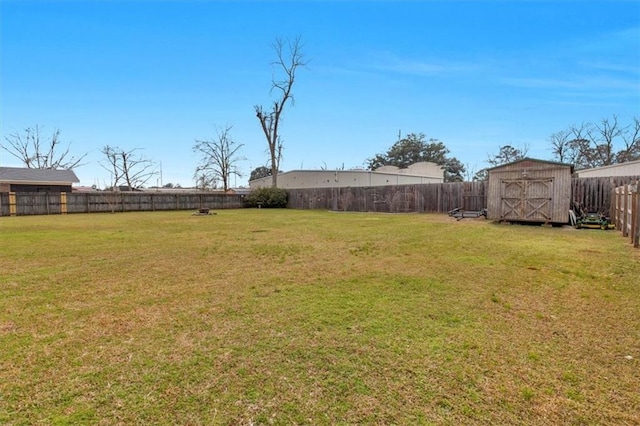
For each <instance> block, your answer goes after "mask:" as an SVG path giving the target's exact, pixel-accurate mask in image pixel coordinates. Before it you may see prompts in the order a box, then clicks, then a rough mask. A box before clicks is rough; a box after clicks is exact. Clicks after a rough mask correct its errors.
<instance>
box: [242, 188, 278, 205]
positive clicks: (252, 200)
mask: <svg viewBox="0 0 640 426" xmlns="http://www.w3.org/2000/svg"><path fill="white" fill-rule="evenodd" d="M288 199H289V194H287V191H285V190H284V189H282V188H272V187H268V188H258V189H256V190H255V191H251V194H249V196H248V197H247V199H246V202H247V206H248V207H265V208H285V207H287V200H288Z"/></svg>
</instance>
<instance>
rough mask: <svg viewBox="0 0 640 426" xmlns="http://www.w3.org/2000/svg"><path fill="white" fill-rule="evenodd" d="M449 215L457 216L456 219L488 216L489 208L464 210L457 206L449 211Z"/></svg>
mask: <svg viewBox="0 0 640 426" xmlns="http://www.w3.org/2000/svg"><path fill="white" fill-rule="evenodd" d="M449 216H451V217H455V218H456V220H462V219H464V218H478V217H480V216H484V217H487V209H482V210H462V209H461V208H459V207H458V208H456V209H453V210H450V211H449Z"/></svg>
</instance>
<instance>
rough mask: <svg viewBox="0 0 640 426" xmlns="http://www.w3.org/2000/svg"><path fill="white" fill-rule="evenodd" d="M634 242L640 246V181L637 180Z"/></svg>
mask: <svg viewBox="0 0 640 426" xmlns="http://www.w3.org/2000/svg"><path fill="white" fill-rule="evenodd" d="M633 197H634V198H635V201H634V200H632V202H633V203H632V204H633V223H632V242H633V246H634V247H635V248H638V247H640V181H637V182H636V190H635V192H634V194H633Z"/></svg>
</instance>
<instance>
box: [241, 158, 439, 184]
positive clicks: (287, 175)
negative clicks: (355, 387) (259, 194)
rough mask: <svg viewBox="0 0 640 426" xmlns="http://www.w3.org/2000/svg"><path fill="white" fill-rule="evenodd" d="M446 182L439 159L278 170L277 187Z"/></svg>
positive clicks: (267, 179)
mask: <svg viewBox="0 0 640 426" xmlns="http://www.w3.org/2000/svg"><path fill="white" fill-rule="evenodd" d="M442 182H444V169H443V168H442V167H441V166H439V165H437V164H436V163H430V162H426V161H423V162H420V163H415V164H412V165H410V166H409V167H407V168H406V169H400V168H398V167H395V166H382V167H379V168H377V169H376V170H359V169H356V170H291V171H289V172H284V173H279V174H278V188H283V189H304V188H362V187H371V186H391V185H413V184H420V183H442ZM269 186H271V176H268V177H264V178H261V179H256V180H252V181H250V182H249V187H250V188H251V189H257V188H264V187H269Z"/></svg>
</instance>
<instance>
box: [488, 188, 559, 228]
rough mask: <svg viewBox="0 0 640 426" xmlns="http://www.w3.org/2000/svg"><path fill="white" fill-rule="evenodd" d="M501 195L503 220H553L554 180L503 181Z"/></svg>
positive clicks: (501, 215)
mask: <svg viewBox="0 0 640 426" xmlns="http://www.w3.org/2000/svg"><path fill="white" fill-rule="evenodd" d="M500 194H501V207H500V217H501V219H503V220H523V221H532V222H547V221H550V220H551V212H552V205H551V204H552V194H553V179H549V178H546V179H514V180H507V179H505V180H502V181H501V188H500Z"/></svg>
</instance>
